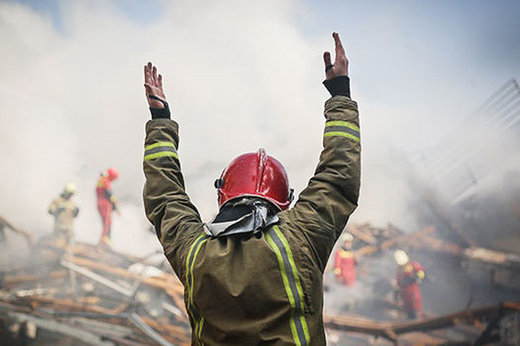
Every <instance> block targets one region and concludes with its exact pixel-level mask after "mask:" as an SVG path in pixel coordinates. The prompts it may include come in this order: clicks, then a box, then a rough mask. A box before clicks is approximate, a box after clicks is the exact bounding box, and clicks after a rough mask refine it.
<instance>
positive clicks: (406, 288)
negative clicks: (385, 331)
mask: <svg viewBox="0 0 520 346" xmlns="http://www.w3.org/2000/svg"><path fill="white" fill-rule="evenodd" d="M394 260H395V262H396V263H397V266H398V267H397V275H396V281H397V286H398V287H399V290H398V291H397V292H396V293H397V295H398V297H399V298H401V302H402V304H403V310H404V312H405V313H406V316H407V317H408V318H409V319H415V318H422V317H423V313H422V297H421V289H420V288H419V283H420V282H421V281H422V280H423V279H424V278H425V276H426V274H425V272H424V269H423V268H422V266H421V265H420V264H419V262H416V261H410V259H409V257H408V255H407V254H406V252H404V251H403V250H397V251H396V252H395V253H394Z"/></svg>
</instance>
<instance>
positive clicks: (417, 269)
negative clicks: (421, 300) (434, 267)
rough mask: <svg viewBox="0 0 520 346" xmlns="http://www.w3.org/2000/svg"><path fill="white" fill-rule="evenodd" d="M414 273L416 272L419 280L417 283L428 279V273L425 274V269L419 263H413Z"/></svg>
mask: <svg viewBox="0 0 520 346" xmlns="http://www.w3.org/2000/svg"><path fill="white" fill-rule="evenodd" d="M413 267H414V271H415V277H416V278H417V282H421V281H422V280H424V279H425V278H426V273H425V272H424V269H423V267H422V266H421V265H420V264H419V263H418V262H414V263H413Z"/></svg>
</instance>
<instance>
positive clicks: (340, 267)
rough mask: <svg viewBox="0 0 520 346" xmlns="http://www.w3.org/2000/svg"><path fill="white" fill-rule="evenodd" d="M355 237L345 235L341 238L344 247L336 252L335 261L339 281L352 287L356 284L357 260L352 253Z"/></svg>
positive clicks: (348, 234)
mask: <svg viewBox="0 0 520 346" xmlns="http://www.w3.org/2000/svg"><path fill="white" fill-rule="evenodd" d="M353 240H354V237H353V236H352V234H350V233H345V234H343V236H342V237H341V241H342V246H341V248H339V249H338V251H336V257H335V261H334V274H335V275H336V279H338V281H340V282H343V283H344V284H345V286H352V285H353V284H354V283H355V282H356V258H355V257H354V253H353V252H352V241H353Z"/></svg>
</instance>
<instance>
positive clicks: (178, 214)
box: [143, 64, 203, 280]
mask: <svg viewBox="0 0 520 346" xmlns="http://www.w3.org/2000/svg"><path fill="white" fill-rule="evenodd" d="M156 71H157V70H156V69H155V67H152V66H151V64H149V65H147V66H145V87H146V95H147V98H148V101H149V105H150V108H151V110H152V120H150V121H148V122H147V124H146V139H145V152H144V160H143V168H144V174H145V177H146V182H145V186H144V192H143V198H144V207H145V211H146V216H147V218H148V220H150V222H151V223H152V224H153V225H154V227H155V230H156V233H157V236H158V237H159V240H160V242H161V244H162V246H163V248H164V252H165V254H166V257H167V258H168V260H169V261H170V263H171V264H172V266H173V269H174V270H175V271H176V273H177V275H178V276H179V278H181V280H182V278H183V277H184V275H183V265H182V263H184V262H183V258H184V256H185V255H186V253H187V251H188V247H189V246H190V245H191V243H192V242H193V241H194V240H195V239H196V237H197V236H199V235H200V233H201V232H202V231H203V224H202V220H201V218H200V215H199V212H198V211H197V209H196V207H195V206H194V205H193V204H192V203H191V201H190V199H189V197H188V195H187V194H186V192H185V187H184V179H183V176H182V173H181V166H180V162H179V156H178V153H177V149H178V145H179V135H178V124H177V123H176V122H175V121H173V120H170V119H169V109H168V107H167V103H166V106H165V108H160V109H167V110H168V117H167V118H164V117H157V116H156V115H157V114H156V113H154V110H155V109H157V108H153V107H155V106H159V105H158V104H156V103H155V101H157V100H155V99H153V97H152V96H155V95H159V96H160V97H161V98H160V99H161V100H163V101H164V102H165V99H164V94H163V93H162V77H160V75H159V76H157V72H156ZM159 81H160V83H159ZM159 86H160V93H159V92H158V90H159ZM151 97H152V98H151ZM160 104H161V105H163V104H162V102H160ZM162 114H163V115H164V113H162Z"/></svg>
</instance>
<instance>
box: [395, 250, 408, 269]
mask: <svg viewBox="0 0 520 346" xmlns="http://www.w3.org/2000/svg"><path fill="white" fill-rule="evenodd" d="M394 260H395V263H397V264H398V265H400V266H404V265H405V264H406V263H408V261H409V260H410V258H409V257H408V255H407V254H406V252H404V251H403V250H397V251H396V252H394Z"/></svg>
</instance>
